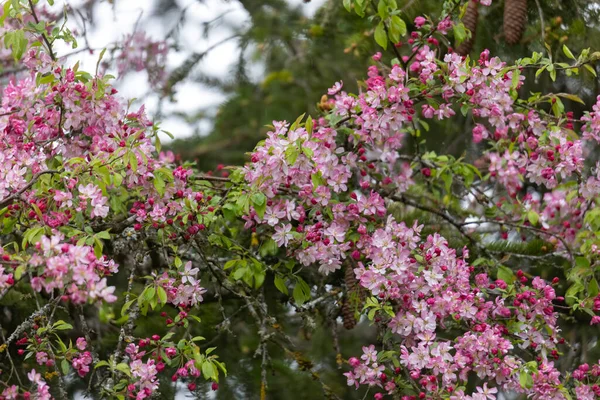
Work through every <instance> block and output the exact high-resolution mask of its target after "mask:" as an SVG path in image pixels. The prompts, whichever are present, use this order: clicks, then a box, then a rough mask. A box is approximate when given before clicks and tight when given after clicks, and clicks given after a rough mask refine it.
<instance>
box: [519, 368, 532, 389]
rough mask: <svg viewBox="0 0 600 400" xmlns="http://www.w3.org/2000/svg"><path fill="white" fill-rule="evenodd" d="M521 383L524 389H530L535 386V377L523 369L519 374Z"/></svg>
mask: <svg viewBox="0 0 600 400" xmlns="http://www.w3.org/2000/svg"><path fill="white" fill-rule="evenodd" d="M519 383H520V384H521V387H522V388H524V389H530V388H532V387H533V377H532V376H531V374H530V373H529V372H527V371H521V373H520V374H519Z"/></svg>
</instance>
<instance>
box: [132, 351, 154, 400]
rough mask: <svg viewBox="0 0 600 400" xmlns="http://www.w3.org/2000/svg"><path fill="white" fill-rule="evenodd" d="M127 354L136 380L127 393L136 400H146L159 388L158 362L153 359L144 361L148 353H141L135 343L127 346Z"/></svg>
mask: <svg viewBox="0 0 600 400" xmlns="http://www.w3.org/2000/svg"><path fill="white" fill-rule="evenodd" d="M125 352H126V353H127V354H128V355H129V357H130V358H131V361H130V362H129V368H130V369H131V376H132V378H133V379H134V382H133V383H131V384H130V385H129V386H128V387H127V391H128V392H129V394H130V395H131V396H132V398H135V399H136V400H142V399H146V398H148V397H150V396H151V395H152V393H153V392H154V391H155V390H156V389H157V388H158V377H157V376H156V375H157V374H158V369H157V365H156V361H155V360H154V359H152V358H149V359H148V360H146V361H143V360H142V357H144V355H145V354H146V352H145V351H140V349H139V347H138V346H136V345H135V344H133V343H130V344H128V345H127V348H126V349H125Z"/></svg>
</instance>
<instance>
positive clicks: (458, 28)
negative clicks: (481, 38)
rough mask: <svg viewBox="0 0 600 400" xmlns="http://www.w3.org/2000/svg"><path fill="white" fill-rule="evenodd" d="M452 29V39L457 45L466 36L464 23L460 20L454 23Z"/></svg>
mask: <svg viewBox="0 0 600 400" xmlns="http://www.w3.org/2000/svg"><path fill="white" fill-rule="evenodd" d="M452 30H453V31H454V39H455V40H456V44H457V45H459V44H461V43H462V42H463V41H464V40H465V39H466V38H467V30H466V29H465V24H463V23H462V22H460V23H458V24H456V25H454V27H453V28H452Z"/></svg>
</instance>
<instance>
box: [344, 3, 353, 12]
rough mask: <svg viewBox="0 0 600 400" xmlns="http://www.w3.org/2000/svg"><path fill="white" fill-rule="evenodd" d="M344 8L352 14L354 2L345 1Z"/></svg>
mask: <svg viewBox="0 0 600 400" xmlns="http://www.w3.org/2000/svg"><path fill="white" fill-rule="evenodd" d="M344 8H345V9H346V11H348V12H350V11H351V10H352V0H344Z"/></svg>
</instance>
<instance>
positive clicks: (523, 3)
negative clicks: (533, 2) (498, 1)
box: [504, 0, 527, 44]
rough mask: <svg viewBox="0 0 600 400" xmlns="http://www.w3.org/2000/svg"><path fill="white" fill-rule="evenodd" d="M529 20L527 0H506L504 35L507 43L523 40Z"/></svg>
mask: <svg viewBox="0 0 600 400" xmlns="http://www.w3.org/2000/svg"><path fill="white" fill-rule="evenodd" d="M526 22H527V0H506V1H505V3H504V37H505V38H506V43H508V44H517V43H519V42H520V41H521V37H522V36H523V32H524V31H525V23H526Z"/></svg>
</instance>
